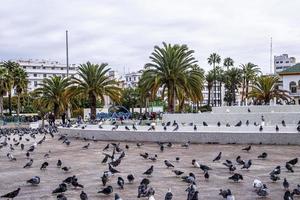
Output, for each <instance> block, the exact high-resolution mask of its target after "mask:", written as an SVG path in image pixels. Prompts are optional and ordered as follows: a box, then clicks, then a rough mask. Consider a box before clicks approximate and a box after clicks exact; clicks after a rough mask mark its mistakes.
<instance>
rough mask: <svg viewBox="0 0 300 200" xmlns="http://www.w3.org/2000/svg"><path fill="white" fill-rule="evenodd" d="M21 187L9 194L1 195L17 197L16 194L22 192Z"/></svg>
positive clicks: (10, 197)
mask: <svg viewBox="0 0 300 200" xmlns="http://www.w3.org/2000/svg"><path fill="white" fill-rule="evenodd" d="M20 190H21V188H18V189H16V190H14V191H12V192H9V193H7V194H4V195H2V196H1V198H9V199H13V198H15V197H16V196H18V194H19V192H20Z"/></svg>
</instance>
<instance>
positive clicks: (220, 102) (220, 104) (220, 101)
mask: <svg viewBox="0 0 300 200" xmlns="http://www.w3.org/2000/svg"><path fill="white" fill-rule="evenodd" d="M219 85H220V100H219V106H222V82H221V81H220V84H219Z"/></svg>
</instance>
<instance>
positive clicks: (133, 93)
mask: <svg viewBox="0 0 300 200" xmlns="http://www.w3.org/2000/svg"><path fill="white" fill-rule="evenodd" d="M138 101H139V94H138V91H137V89H134V88H125V89H124V90H123V91H122V98H121V105H122V106H124V107H126V108H127V109H128V110H130V109H131V112H132V113H133V112H134V108H135V107H137V105H138Z"/></svg>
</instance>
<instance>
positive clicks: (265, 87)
mask: <svg viewBox="0 0 300 200" xmlns="http://www.w3.org/2000/svg"><path fill="white" fill-rule="evenodd" d="M279 80H280V79H279V77H278V76H259V77H258V78H257V80H256V81H255V82H254V83H253V85H252V90H251V91H250V93H249V96H248V97H253V98H254V99H255V101H256V102H258V103H261V104H263V103H264V104H269V103H270V100H271V99H273V98H277V99H282V100H286V101H288V100H290V99H291V97H290V96H289V94H288V91H286V90H281V89H278V86H277V83H278V81H279Z"/></svg>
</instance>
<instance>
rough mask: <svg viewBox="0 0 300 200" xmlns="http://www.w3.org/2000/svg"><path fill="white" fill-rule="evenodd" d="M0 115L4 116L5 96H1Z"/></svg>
mask: <svg viewBox="0 0 300 200" xmlns="http://www.w3.org/2000/svg"><path fill="white" fill-rule="evenodd" d="M0 114H1V116H3V95H1V96H0Z"/></svg>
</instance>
